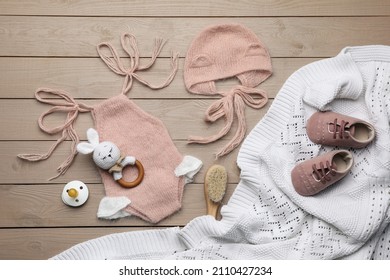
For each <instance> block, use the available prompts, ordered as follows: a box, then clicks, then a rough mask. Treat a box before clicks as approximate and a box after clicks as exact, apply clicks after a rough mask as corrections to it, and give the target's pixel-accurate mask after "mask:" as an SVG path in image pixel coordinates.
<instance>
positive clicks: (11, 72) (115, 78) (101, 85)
mask: <svg viewBox="0 0 390 280" xmlns="http://www.w3.org/2000/svg"><path fill="white" fill-rule="evenodd" d="M123 60H124V63H127V62H128V61H127V59H123ZM145 60H146V59H142V60H141V63H142V64H144V61H145ZM315 60H318V59H315V58H273V59H272V64H273V71H274V73H273V75H272V76H271V77H270V78H269V79H267V80H266V81H265V82H264V83H262V84H261V85H260V87H261V88H262V89H264V90H266V91H267V93H268V95H269V97H275V96H276V93H277V92H278V91H279V89H280V87H281V85H282V84H283V83H284V81H285V80H286V79H287V78H288V77H289V76H290V75H291V74H292V73H293V72H294V71H296V70H297V69H299V68H301V67H302V66H304V65H306V64H308V63H311V62H313V61H315ZM169 63H170V60H169V59H167V58H161V59H159V60H157V62H156V65H155V66H154V67H153V68H152V69H151V70H150V71H145V72H144V73H142V76H143V77H144V78H145V79H147V80H148V81H151V82H154V83H156V84H159V82H160V81H163V80H164V79H165V78H166V77H167V75H168V72H169V69H170V66H169ZM183 65H184V58H181V59H180V63H179V67H180V68H179V71H178V72H177V74H176V77H175V79H174V80H173V81H172V83H171V84H170V85H169V86H168V87H166V88H164V89H160V90H157V91H156V90H152V89H150V88H148V87H145V86H143V85H142V84H140V83H138V82H134V84H133V88H132V90H131V91H130V92H129V94H128V96H129V97H130V98H132V99H138V98H142V99H146V98H147V99H151V98H186V99H188V98H192V99H195V98H199V97H201V98H207V96H199V95H196V94H190V93H189V92H187V90H186V88H185V85H184V82H183V81H184V77H183ZM123 81H124V78H123V77H122V76H119V75H117V74H115V73H113V72H111V70H109V69H108V68H107V67H106V66H105V64H104V63H103V62H102V61H101V59H100V58H55V57H51V58H30V57H0V98H32V97H33V96H34V92H35V90H36V89H37V88H39V87H49V88H53V89H63V90H66V91H68V92H69V93H71V95H72V96H73V97H74V98H83V99H88V98H97V99H99V98H109V97H111V96H113V95H114V94H117V93H119V91H120V90H121V88H122V83H123ZM237 83H238V81H237V80H235V79H228V80H224V81H220V82H218V83H217V84H218V87H220V88H222V89H223V88H225V89H230V88H231V87H232V86H233V85H235V84H237Z"/></svg>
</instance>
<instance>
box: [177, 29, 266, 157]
mask: <svg viewBox="0 0 390 280" xmlns="http://www.w3.org/2000/svg"><path fill="white" fill-rule="evenodd" d="M271 74H272V65H271V59H270V55H269V53H268V51H267V49H266V47H265V46H264V45H263V44H262V43H261V42H260V40H259V39H258V38H257V37H256V35H255V34H254V33H253V32H252V31H250V30H249V29H247V28H246V27H244V26H242V25H238V24H223V25H215V26H211V27H208V28H206V29H205V30H203V31H202V32H201V33H200V34H199V35H198V36H197V37H196V38H195V39H194V40H193V41H192V43H191V46H190V48H189V50H188V52H187V55H186V60H185V65H184V81H185V85H186V88H187V90H188V91H190V92H191V93H195V94H203V95H219V96H221V97H222V98H221V99H220V100H217V101H215V102H214V103H213V104H212V105H211V106H210V107H209V108H208V109H207V111H206V120H207V121H210V122H214V121H216V120H218V119H220V118H221V117H224V118H225V126H224V127H223V128H222V129H221V131H220V132H219V133H218V134H216V135H214V136H210V137H206V138H204V137H194V136H192V137H190V138H189V140H190V143H200V144H206V143H210V142H214V141H216V140H218V139H220V138H222V137H223V136H225V135H226V134H227V133H228V132H229V131H230V128H231V126H232V124H233V121H234V115H236V116H237V120H238V128H237V132H236V133H235V135H234V136H233V138H232V140H231V141H230V142H229V143H228V144H227V145H226V146H225V147H223V148H222V150H220V151H219V152H218V153H217V157H219V156H223V155H225V154H228V153H230V152H231V151H232V150H234V149H235V148H236V147H237V146H238V145H239V144H240V143H241V141H242V140H243V138H244V137H245V132H246V122H245V114H244V110H245V104H246V105H248V106H250V107H252V108H256V109H259V108H261V107H263V106H264V105H265V104H266V103H267V101H268V98H267V94H266V93H265V92H264V91H263V90H260V89H255V87H256V86H258V85H259V84H260V83H262V82H263V81H264V80H266V79H267V78H268V77H269V76H270V75H271ZM230 77H237V78H238V80H239V81H240V83H241V85H237V86H235V87H233V88H232V89H231V90H230V91H220V90H218V89H217V87H216V85H215V81H217V80H220V79H225V78H230Z"/></svg>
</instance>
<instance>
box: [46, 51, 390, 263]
mask: <svg viewBox="0 0 390 280" xmlns="http://www.w3.org/2000/svg"><path fill="white" fill-rule="evenodd" d="M389 83H390V47H389V46H380V45H372V46H358V47H347V48H344V49H343V50H341V52H340V53H339V54H338V55H337V56H335V57H332V58H329V59H323V60H320V61H317V62H313V63H311V64H309V65H306V66H304V67H302V68H301V69H299V70H297V71H296V72H295V73H293V74H292V75H291V76H290V77H289V78H288V80H287V81H286V82H285V84H284V85H283V87H282V88H281V90H280V91H279V93H278V94H277V96H276V98H275V99H274V101H273V102H272V105H271V107H270V109H269V110H268V112H267V113H266V115H265V116H264V117H263V118H262V119H261V120H260V121H259V123H258V124H257V125H256V126H255V127H254V128H253V130H252V131H251V132H250V133H249V135H248V136H247V137H246V138H245V140H244V142H243V144H242V146H241V148H240V151H239V155H238V159H237V164H238V166H239V168H240V169H241V174H240V182H239V184H238V185H237V187H236V188H235V191H234V193H233V195H232V196H231V198H230V200H229V201H228V203H227V204H226V205H224V206H223V207H222V209H221V215H222V219H221V220H220V221H217V220H216V219H215V218H214V217H212V216H201V217H198V218H195V219H194V220H192V221H190V222H189V223H188V224H187V225H186V226H185V227H184V228H168V229H163V230H149V231H138V232H128V233H118V234H111V235H107V236H103V237H100V238H97V239H93V240H90V241H87V242H84V243H81V244H78V245H76V246H74V247H72V248H70V249H68V250H66V251H64V252H62V253H60V254H59V255H57V256H54V257H53V259H186V260H189V259H389V258H390V250H389V246H388V244H389V242H390V228H389V222H390V210H389V205H390V187H389V186H390V175H389V174H390V125H389V118H390V109H389V107H390V95H389V91H390V84H389ZM221 106H222V104H221ZM318 112H323V113H327V114H329V116H330V117H331V118H330V119H331V121H324V120H325V119H326V118H327V116H321V117H319V116H318V115H316V114H317V113H318ZM329 112H331V113H332V114H337V117H335V115H330V113H329ZM345 116H347V117H351V118H353V119H348V118H346V117H345ZM311 117H312V119H311ZM310 119H311V120H310ZM308 120H310V122H308ZM356 120H358V121H356ZM313 123H316V124H315V125H313ZM321 123H322V125H321ZM324 125H325V127H324ZM324 129H325V130H326V133H325V132H323V131H324ZM327 133H329V135H328V134H327ZM332 133H333V134H332ZM362 135H363V136H362ZM364 135H365V136H364ZM329 137H330V138H329ZM333 137H335V138H333ZM341 138H342V139H341ZM319 141H324V142H323V144H318V143H316V142H319ZM329 141H333V142H329ZM344 141H345V142H344ZM341 142H343V143H344V144H345V145H344V147H342V144H343V143H341ZM332 143H333V144H334V145H332ZM313 159H317V160H318V159H319V162H318V163H317V162H315V163H314V164H311V165H309V167H308V168H304V170H309V171H310V173H309V176H311V178H312V179H313V180H314V179H317V181H319V183H320V184H321V183H322V182H321V181H325V182H328V178H332V177H333V176H334V175H333V174H331V173H334V172H337V170H339V171H340V170H341V172H340V173H342V174H340V175H338V176H343V177H342V178H340V179H339V180H333V179H332V180H333V181H332V184H331V185H329V186H328V187H326V188H323V189H320V191H318V192H316V193H315V194H313V193H312V192H311V191H312V190H311V189H310V188H302V190H303V192H304V194H308V195H301V194H299V193H298V192H297V190H296V188H295V187H294V184H293V183H294V182H293V180H292V171H293V170H294V168H296V166H299V165H300V164H301V163H305V162H306V163H307V162H308V161H310V160H313ZM321 162H322V166H321V164H320V163H321ZM313 165H315V166H317V168H315V171H314V170H313V169H310V168H311V167H312V166H313ZM318 166H320V168H318ZM315 191H317V190H315Z"/></svg>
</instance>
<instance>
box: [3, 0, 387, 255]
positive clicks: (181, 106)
mask: <svg viewBox="0 0 390 280" xmlns="http://www.w3.org/2000/svg"><path fill="white" fill-rule="evenodd" d="M185 3H187V4H185ZM226 22H232V23H242V24H244V25H246V26H247V27H248V28H250V29H251V30H253V31H254V32H255V33H256V34H257V35H258V36H259V37H260V38H261V40H262V41H263V42H264V43H265V44H266V45H267V46H268V49H269V51H270V53H271V55H272V63H273V66H274V74H273V76H272V77H271V78H269V79H268V80H267V81H266V82H264V83H263V84H262V85H261V87H262V88H263V89H266V90H267V91H268V94H269V96H270V97H271V98H274V97H275V96H276V94H277V92H278V90H279V89H280V87H281V86H282V85H283V83H284V81H285V80H286V79H287V78H288V76H289V75H291V74H292V73H293V72H294V71H295V70H297V69H298V68H300V67H301V66H303V65H306V64H308V63H310V62H313V61H316V60H319V59H322V58H326V57H331V56H335V55H337V53H338V52H339V51H340V50H341V49H342V48H343V47H345V46H353V45H366V44H388V45H390V1H389V0H370V1H367V0H322V1H321V0H259V1H250V0H247V1H244V0H243V1H239V0H235V1H223V0H218V1H206V0H198V1H181V0H155V1H144V0H135V1H127V0H19V1H14V0H0V158H1V161H0V259H46V258H49V257H51V256H53V255H55V254H57V253H59V252H61V251H63V250H65V249H67V248H69V247H70V246H72V245H74V244H77V243H79V242H82V241H85V240H88V239H91V238H95V237H99V236H102V235H105V234H109V233H114V232H124V231H131V230H142V229H150V228H165V227H170V226H184V225H185V224H186V223H187V222H188V221H190V220H191V219H193V218H195V217H197V216H200V215H203V214H204V213H205V202H204V198H203V181H204V178H203V177H204V172H205V170H206V169H207V168H208V167H209V166H210V165H211V164H213V163H220V164H223V165H225V166H226V167H227V169H228V171H229V186H228V195H227V197H225V201H224V203H226V202H227V200H228V198H229V195H231V193H232V192H233V191H234V188H235V186H236V184H237V182H238V180H239V170H238V168H237V167H236V162H235V160H236V156H237V152H238V151H237V150H236V151H235V152H233V153H232V154H230V155H228V156H226V157H224V158H222V159H220V160H219V161H214V156H213V152H215V151H216V150H217V149H218V148H220V147H221V146H222V145H223V144H224V142H226V140H227V139H229V137H231V135H228V136H227V137H226V138H225V140H222V141H219V142H217V143H214V144H212V145H208V146H198V145H188V144H187V142H186V138H187V136H188V135H190V134H194V135H208V134H212V133H214V132H216V131H218V130H219V129H220V127H221V125H222V122H220V123H218V124H214V125H212V126H210V125H208V124H206V123H204V122H203V112H204V111H205V109H206V108H207V107H208V106H209V105H210V104H211V102H212V101H213V100H211V99H210V98H204V97H201V96H195V95H192V94H189V93H188V92H186V90H185V87H184V83H183V72H182V69H183V64H184V56H185V53H186V50H187V48H188V46H189V43H190V42H191V40H192V39H193V38H194V36H195V35H196V34H198V32H199V31H200V30H201V29H203V28H204V27H206V26H208V25H211V24H217V23H226ZM125 31H131V32H132V33H133V34H135V35H136V37H137V39H138V42H139V46H140V50H141V55H143V56H144V57H145V58H144V59H147V56H149V55H150V53H151V48H152V45H153V40H154V37H157V36H158V37H163V38H166V39H168V42H167V44H166V45H165V47H164V49H163V51H162V53H161V55H160V58H159V59H158V60H157V62H156V64H155V66H154V67H153V68H152V69H151V70H150V71H149V72H148V73H146V77H147V78H148V79H149V80H152V81H156V82H158V81H162V80H163V79H164V77H165V76H166V74H167V73H168V71H167V69H168V68H169V59H168V58H169V56H170V51H171V50H176V51H179V52H180V54H181V59H180V69H179V72H178V74H177V76H176V77H175V79H174V81H173V82H172V84H171V85H170V86H169V87H167V88H165V89H163V90H159V91H152V90H150V89H148V88H146V87H144V86H141V85H140V84H139V83H135V84H134V86H133V89H132V91H131V92H130V94H129V97H130V98H132V99H134V100H135V102H136V103H137V104H138V105H139V106H140V107H141V108H143V109H144V110H145V111H147V112H149V113H151V114H153V115H155V116H157V117H158V118H160V119H161V120H162V121H163V122H164V123H165V125H166V126H167V128H168V130H169V132H170V135H171V137H172V138H173V139H174V142H175V144H176V145H177V147H178V149H179V150H180V151H181V152H182V153H183V154H191V155H194V156H197V157H199V158H200V159H201V160H202V161H203V162H204V167H203V168H202V170H201V172H200V174H199V175H197V177H196V180H195V182H194V183H193V184H191V185H189V186H187V188H186V189H185V192H184V201H183V207H182V210H181V211H180V212H178V213H176V214H175V215H173V216H171V217H169V218H167V219H165V220H164V221H162V222H161V223H159V224H157V225H151V224H148V223H146V222H143V221H142V220H140V219H139V218H125V219H121V220H117V221H102V220H98V219H97V218H96V211H97V207H98V203H99V201H100V199H101V198H102V197H103V195H104V190H103V186H102V184H101V182H100V178H99V176H98V173H97V170H96V169H95V166H94V165H93V163H92V162H91V160H90V159H89V158H88V157H84V156H78V157H77V158H76V160H75V162H74V164H73V165H72V167H71V168H70V170H69V171H68V172H67V174H66V175H65V176H62V177H60V178H59V179H57V180H55V181H51V182H48V181H47V179H48V178H49V177H51V176H52V175H54V174H55V169H56V167H57V166H58V165H59V163H60V162H61V161H62V160H63V159H64V158H65V155H66V154H67V153H68V151H69V147H70V145H69V142H67V143H64V144H62V145H61V146H60V148H59V149H58V150H57V151H56V152H55V153H54V155H53V156H52V157H51V158H50V159H49V160H47V161H44V162H40V163H28V162H24V161H22V160H19V159H17V158H16V155H17V154H19V153H25V152H45V151H46V150H47V148H48V147H49V146H50V145H51V144H52V143H53V141H55V139H56V137H50V136H48V135H46V134H44V133H42V132H41V131H40V130H39V128H38V126H37V118H38V117H39V115H40V114H41V113H42V112H43V111H44V110H47V109H48V107H47V106H46V105H42V104H40V103H38V102H37V101H36V100H34V99H33V94H34V91H35V89H36V88H38V87H41V86H45V87H53V88H61V89H64V90H67V91H69V92H70V93H71V94H72V95H73V96H74V97H75V98H77V99H83V101H84V102H85V103H88V104H96V103H98V102H100V101H101V100H102V99H105V98H109V97H111V96H114V95H116V94H118V93H119V91H120V89H121V87H122V82H123V78H122V77H119V76H117V75H115V74H114V73H112V72H111V71H110V70H109V69H108V68H107V67H106V66H105V65H104V64H103V63H102V61H101V60H100V59H99V58H98V56H97V53H96V45H97V44H98V43H100V42H102V41H109V42H111V43H112V44H113V45H114V46H115V47H116V48H117V49H118V50H119V49H120V47H119V37H120V35H121V34H122V33H123V32H125ZM120 53H121V55H124V54H123V52H120ZM233 83H235V82H234V81H232V80H228V81H225V82H223V83H221V86H227V87H229V86H231V85H232V84H233ZM271 103H272V99H271V100H270V102H269V104H268V106H267V107H266V108H265V109H260V110H253V109H249V108H247V110H246V115H247V121H248V126H249V129H251V128H252V127H253V126H254V125H255V124H256V123H257V122H258V121H259V120H260V119H261V118H262V116H263V115H264V114H265V112H266V110H267V109H268V108H269V106H270V105H271ZM63 117H64V116H56V117H51V118H50V119H48V121H47V123H48V124H49V125H54V124H59V123H60V122H61V120H63ZM90 126H92V119H91V117H90V115H89V114H83V115H81V116H80V117H79V119H78V121H77V123H76V127H77V131H78V133H79V135H80V136H82V138H83V139H84V138H85V137H84V135H85V130H86V128H88V127H90ZM248 132H249V131H248ZM76 179H78V180H82V181H84V182H85V183H87V184H88V186H89V188H90V192H91V194H90V199H89V200H88V202H87V204H86V205H84V206H83V207H81V208H78V209H73V208H70V207H67V206H66V205H64V204H63V203H62V201H61V198H60V194H61V192H62V189H63V186H64V184H65V183H67V182H68V181H71V180H76Z"/></svg>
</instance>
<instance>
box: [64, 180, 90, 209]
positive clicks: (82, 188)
mask: <svg viewBox="0 0 390 280" xmlns="http://www.w3.org/2000/svg"><path fill="white" fill-rule="evenodd" d="M88 196H89V191H88V187H87V186H86V185H85V184H84V183H83V182H81V181H71V182H69V183H68V184H66V185H65V187H64V189H63V191H62V201H63V202H64V203H65V204H66V205H68V206H72V207H78V206H81V205H83V204H84V203H85V202H86V201H87V199H88Z"/></svg>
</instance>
